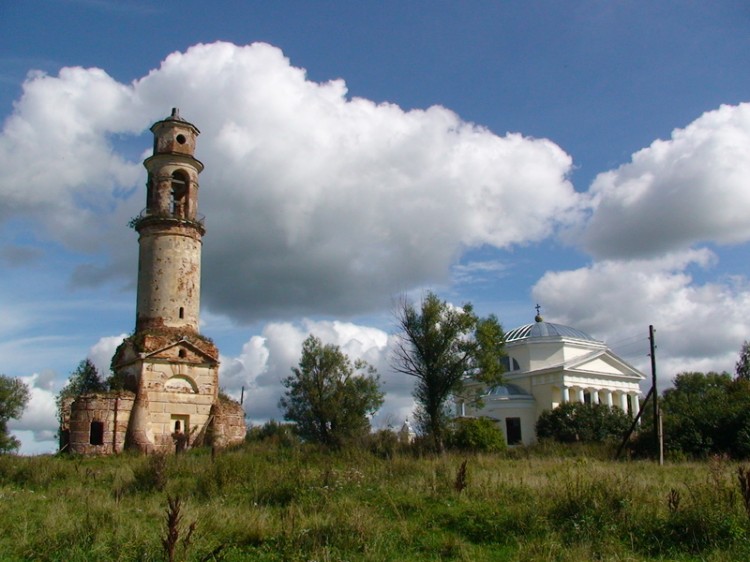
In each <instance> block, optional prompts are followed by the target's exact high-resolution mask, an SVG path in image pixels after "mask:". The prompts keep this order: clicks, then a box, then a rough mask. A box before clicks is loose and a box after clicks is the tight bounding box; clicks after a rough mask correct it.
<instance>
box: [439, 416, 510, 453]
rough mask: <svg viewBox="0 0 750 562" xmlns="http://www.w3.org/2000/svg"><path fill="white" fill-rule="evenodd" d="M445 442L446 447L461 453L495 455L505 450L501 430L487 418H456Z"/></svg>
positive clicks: (505, 446) (503, 436) (503, 435)
mask: <svg viewBox="0 0 750 562" xmlns="http://www.w3.org/2000/svg"><path fill="white" fill-rule="evenodd" d="M446 441H447V444H448V447H450V448H452V449H458V450H461V451H472V452H482V453H497V452H500V451H504V450H505V449H507V445H506V444H505V434H504V433H503V430H502V429H500V428H499V427H497V423H496V422H494V421H493V420H491V419H489V418H456V419H455V420H453V423H452V424H451V428H450V431H449V433H448V436H447V439H446Z"/></svg>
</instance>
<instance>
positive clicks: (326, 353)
mask: <svg viewBox="0 0 750 562" xmlns="http://www.w3.org/2000/svg"><path fill="white" fill-rule="evenodd" d="M292 373H293V374H292V375H290V376H289V377H287V378H286V379H284V380H283V381H282V384H283V385H284V387H285V388H286V392H285V394H284V396H283V397H282V398H281V400H279V406H280V407H281V409H282V410H283V411H284V419H285V420H288V421H292V422H295V423H296V424H297V432H298V433H299V435H300V437H302V438H303V439H305V440H307V441H313V442H317V443H322V444H324V445H327V446H330V447H334V448H339V447H341V446H342V445H344V444H345V443H347V442H349V441H351V440H352V439H355V438H358V437H362V436H364V435H366V434H367V433H368V432H369V430H370V422H369V420H368V416H369V415H372V414H374V413H375V412H376V411H377V410H378V408H380V406H381V405H382V403H383V393H382V392H381V391H380V378H379V377H378V375H377V373H376V371H375V369H374V368H373V367H372V366H370V365H368V364H367V363H366V362H365V361H362V360H357V361H355V362H354V363H352V362H351V361H350V359H349V357H348V356H347V355H346V354H344V353H343V352H342V351H341V349H340V348H339V347H338V346H337V345H332V344H327V345H323V344H322V342H321V341H320V339H318V338H317V337H315V336H314V335H312V334H311V335H310V336H309V337H308V338H307V339H306V340H305V341H304V343H303V344H302V356H301V358H300V362H299V367H294V368H293V369H292Z"/></svg>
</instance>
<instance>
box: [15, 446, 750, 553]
mask: <svg viewBox="0 0 750 562" xmlns="http://www.w3.org/2000/svg"><path fill="white" fill-rule="evenodd" d="M563 455H564V456H563ZM594 457H595V455H593V456H592V454H590V453H589V454H588V455H586V454H585V451H583V450H579V449H562V448H559V449H554V450H543V449H540V448H537V449H533V450H515V451H511V452H509V453H505V454H503V455H498V456H490V455H487V456H481V455H480V456H471V455H470V456H465V455H462V456H458V455H454V454H446V455H444V456H441V457H422V458H417V457H415V456H413V455H411V454H407V453H404V454H400V455H396V456H394V457H393V458H389V459H386V458H381V457H378V456H374V455H372V454H370V453H369V452H366V451H359V450H357V451H349V452H343V453H326V452H323V451H320V450H318V449H315V448H306V447H279V446H273V445H268V444H258V443H255V444H247V445H245V446H243V447H242V448H240V449H237V450H233V451H225V452H222V453H220V454H218V455H216V456H215V457H214V458H212V456H211V454H210V452H208V451H191V452H189V453H187V454H184V455H180V456H177V457H167V458H165V457H138V456H128V455H125V456H120V457H116V458H87V459H82V458H71V457H49V456H48V457H33V458H21V457H13V456H7V457H0V559H2V560H65V561H72V560H168V559H169V553H170V551H171V556H172V559H173V560H227V561H229V560H290V561H291V560H300V561H303V560H304V561H310V560H316V561H324V560H372V561H385V560H394V561H401V560H467V561H482V560H493V561H495V560H561V561H563V560H571V561H572V560H575V561H578V560H716V561H720V560H721V561H724V560H726V561H729V560H731V561H735V560H749V559H750V541H749V540H748V537H750V535H749V534H748V533H749V531H750V518H749V517H748V512H747V510H746V506H745V497H746V496H745V495H743V492H742V490H741V487H740V485H739V479H738V465H737V464H735V463H731V462H729V461H726V460H720V459H714V460H711V461H707V462H705V463H673V464H668V465H666V466H664V467H658V466H656V465H655V464H653V463H650V462H611V461H605V460H597V459H596V458H594ZM464 461H466V464H465V471H462V470H461V466H462V464H463V463H464ZM749 495H750V493H749ZM169 498H171V499H172V500H173V504H172V510H171V518H172V523H171V525H168V523H167V511H168V499H169ZM175 498H179V502H180V504H179V509H176V508H175V502H174V500H175Z"/></svg>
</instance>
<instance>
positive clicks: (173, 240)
mask: <svg viewBox="0 0 750 562" xmlns="http://www.w3.org/2000/svg"><path fill="white" fill-rule="evenodd" d="M151 132H152V133H153V134H154V150H153V155H151V156H150V157H148V158H147V159H146V160H145V161H144V162H143V165H144V166H145V167H146V170H147V172H148V180H147V183H146V208H145V209H144V210H143V211H142V212H141V214H140V216H139V217H138V218H137V219H136V221H135V222H134V226H135V229H136V231H137V232H138V234H139V235H140V236H139V239H138V245H139V258H138V302H137V309H136V332H138V331H141V330H144V329H149V328H176V329H179V330H181V331H187V332H198V322H199V317H198V315H199V311H200V275H201V246H202V237H203V235H204V234H205V228H204V225H203V217H202V216H201V215H199V214H198V174H200V173H201V171H203V164H202V163H201V162H200V161H199V160H197V159H196V158H195V156H194V153H195V144H196V139H197V137H198V135H199V134H200V131H199V130H198V128H197V127H196V126H195V125H193V124H192V123H188V122H187V121H185V120H184V119H183V118H182V117H180V113H179V110H177V109H176V108H175V109H173V110H172V115H170V116H169V117H167V118H166V119H164V120H162V121H158V122H156V123H154V125H153V126H152V127H151Z"/></svg>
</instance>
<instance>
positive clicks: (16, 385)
mask: <svg viewBox="0 0 750 562" xmlns="http://www.w3.org/2000/svg"><path fill="white" fill-rule="evenodd" d="M28 401H29V387H28V386H26V384H24V383H23V381H21V380H20V379H14V378H11V377H6V376H5V375H0V454H3V453H10V452H12V451H16V450H18V447H20V446H21V442H20V441H18V439H16V438H15V437H13V435H11V434H10V432H9V431H8V422H9V421H10V420H17V419H18V418H20V417H21V415H22V414H23V410H24V408H26V404H27V403H28Z"/></svg>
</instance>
